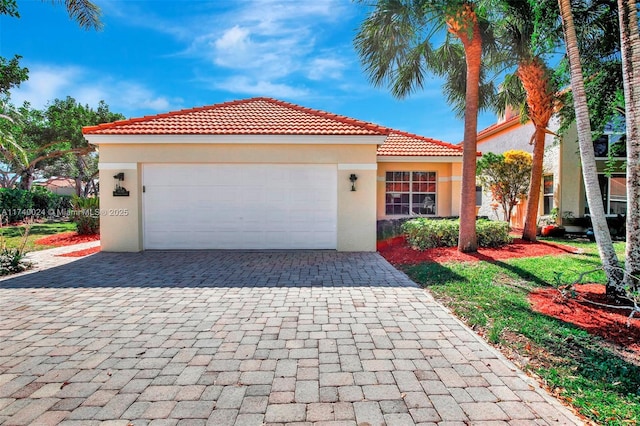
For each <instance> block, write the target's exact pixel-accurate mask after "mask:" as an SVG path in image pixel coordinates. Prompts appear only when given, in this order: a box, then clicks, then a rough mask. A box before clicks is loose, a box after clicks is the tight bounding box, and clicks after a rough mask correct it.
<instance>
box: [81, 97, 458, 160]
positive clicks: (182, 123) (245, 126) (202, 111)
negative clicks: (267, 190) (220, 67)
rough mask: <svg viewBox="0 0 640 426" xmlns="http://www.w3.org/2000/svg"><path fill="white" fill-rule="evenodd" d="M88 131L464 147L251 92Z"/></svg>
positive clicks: (431, 151) (400, 149) (383, 151)
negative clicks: (341, 138) (349, 138)
mask: <svg viewBox="0 0 640 426" xmlns="http://www.w3.org/2000/svg"><path fill="white" fill-rule="evenodd" d="M82 133H83V134H85V135H364V136H372V135H379V136H384V135H387V139H386V140H385V142H384V144H382V145H380V146H379V148H378V155H379V156H423V157H424V156H430V157H432V156H461V155H462V148H461V147H458V146H455V145H452V144H449V143H446V142H442V141H438V140H435V139H431V138H426V137H422V136H418V135H414V134H411V133H406V132H401V131H397V130H393V129H389V128H387V127H383V126H379V125H377V124H373V123H368V122H366V121H361V120H356V119H353V118H349V117H345V116H342V115H337V114H332V113H329V112H325V111H320V110H316V109H311V108H305V107H302V106H299V105H295V104H292V103H288V102H283V101H280V100H277V99H272V98H251V99H244V100H237V101H231V102H225V103H221V104H216V105H211V106H204V107H198V108H191V109H183V110H180V111H174V112H168V113H166V114H158V115H152V116H146V117H141V118H132V119H129V120H122V121H116V122H113V123H105V124H100V125H97V126H88V127H84V128H83V129H82Z"/></svg>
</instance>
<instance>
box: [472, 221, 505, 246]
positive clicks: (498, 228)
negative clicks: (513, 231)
mask: <svg viewBox="0 0 640 426" xmlns="http://www.w3.org/2000/svg"><path fill="white" fill-rule="evenodd" d="M476 234H477V235H478V245H479V246H480V247H502V246H505V245H507V244H510V243H511V241H513V238H511V236H510V235H509V224H508V223H507V222H497V221H494V220H478V221H477V222H476Z"/></svg>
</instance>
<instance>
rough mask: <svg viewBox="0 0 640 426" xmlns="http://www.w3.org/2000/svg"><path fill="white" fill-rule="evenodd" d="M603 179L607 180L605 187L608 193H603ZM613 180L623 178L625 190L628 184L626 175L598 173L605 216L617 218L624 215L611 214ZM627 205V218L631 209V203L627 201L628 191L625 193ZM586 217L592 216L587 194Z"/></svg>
mask: <svg viewBox="0 0 640 426" xmlns="http://www.w3.org/2000/svg"><path fill="white" fill-rule="evenodd" d="M601 178H604V179H606V181H605V185H606V193H605V191H603V186H602V181H601ZM611 178H622V179H624V182H625V188H626V183H627V176H626V174H624V173H612V174H611V176H607V174H606V173H598V184H599V185H600V192H601V193H602V206H603V207H604V214H605V216H606V217H617V216H618V214H622V213H611ZM617 202H621V201H617ZM624 202H625V203H626V204H627V207H626V208H625V213H624V215H625V216H626V214H627V211H628V208H629V202H628V200H626V191H625V201H624ZM584 210H585V215H590V214H591V211H590V210H589V203H588V202H587V200H586V194H585V207H584Z"/></svg>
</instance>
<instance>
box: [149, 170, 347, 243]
mask: <svg viewBox="0 0 640 426" xmlns="http://www.w3.org/2000/svg"><path fill="white" fill-rule="evenodd" d="M336 170H337V168H336V166H335V165H273V164H265V165H262V164H260V165H258V164H224V165H221V164H148V165H145V166H144V170H143V181H144V183H143V185H144V187H145V192H144V194H143V195H144V198H143V211H144V219H143V220H144V247H145V249H335V248H336V244H337V237H336V233H337V180H336V179H337V171H336Z"/></svg>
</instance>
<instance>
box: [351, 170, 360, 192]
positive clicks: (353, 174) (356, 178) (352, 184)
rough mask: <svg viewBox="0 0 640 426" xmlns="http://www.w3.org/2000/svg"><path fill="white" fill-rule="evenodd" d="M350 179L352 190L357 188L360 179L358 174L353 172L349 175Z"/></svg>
mask: <svg viewBox="0 0 640 426" xmlns="http://www.w3.org/2000/svg"><path fill="white" fill-rule="evenodd" d="M349 180H350V181H351V190H352V191H355V190H356V181H357V180H358V176H356V174H355V173H351V176H349Z"/></svg>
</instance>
